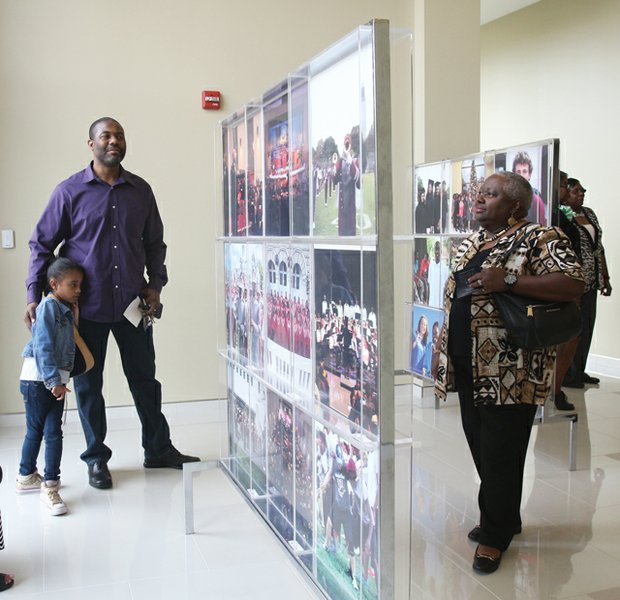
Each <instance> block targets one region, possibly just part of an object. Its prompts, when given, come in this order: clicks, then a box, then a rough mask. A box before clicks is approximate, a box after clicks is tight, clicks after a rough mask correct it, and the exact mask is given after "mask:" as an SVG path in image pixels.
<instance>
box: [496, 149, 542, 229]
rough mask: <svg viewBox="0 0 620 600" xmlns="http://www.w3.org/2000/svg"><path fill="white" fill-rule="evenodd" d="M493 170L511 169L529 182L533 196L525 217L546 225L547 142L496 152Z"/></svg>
mask: <svg viewBox="0 0 620 600" xmlns="http://www.w3.org/2000/svg"><path fill="white" fill-rule="evenodd" d="M495 171H496V172H500V171H512V172H513V173H517V174H519V175H521V176H523V177H525V179H527V180H528V181H529V182H530V185H531V186H532V190H533V192H534V196H533V198H532V206H531V207H530V210H529V212H528V215H527V219H528V220H529V221H531V222H533V223H540V224H541V225H545V226H546V225H547V204H548V202H549V188H550V182H549V178H548V173H549V146H548V144H537V145H533V146H522V147H519V146H515V147H513V148H510V149H508V150H506V151H503V152H497V153H496V154H495Z"/></svg>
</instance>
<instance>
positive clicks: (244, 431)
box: [228, 363, 252, 492]
mask: <svg viewBox="0 0 620 600" xmlns="http://www.w3.org/2000/svg"><path fill="white" fill-rule="evenodd" d="M249 380H250V377H249V375H248V373H247V372H246V371H245V370H244V369H243V368H241V367H240V366H239V365H235V364H233V363H229V365H228V409H229V415H228V416H229V422H230V424H231V425H230V427H229V454H230V458H231V462H230V466H231V470H232V471H233V473H234V474H235V476H236V478H237V479H238V480H239V482H240V484H241V486H242V487H243V488H244V489H245V490H247V491H248V492H250V490H251V489H252V476H251V467H250V406H249V402H250V383H249Z"/></svg>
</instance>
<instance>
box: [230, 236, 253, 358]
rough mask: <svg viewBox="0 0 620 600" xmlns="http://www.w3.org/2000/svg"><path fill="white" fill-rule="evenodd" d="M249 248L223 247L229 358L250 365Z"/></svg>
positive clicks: (243, 246)
mask: <svg viewBox="0 0 620 600" xmlns="http://www.w3.org/2000/svg"><path fill="white" fill-rule="evenodd" d="M246 259H247V245H246V244H233V243H229V244H225V245H224V289H225V293H226V330H227V342H228V354H229V356H231V357H233V358H235V359H236V360H237V361H239V362H240V363H241V364H247V358H248V341H249V335H248V333H249V328H248V322H249V309H250V303H249V289H248V288H249V281H248V275H247V267H246Z"/></svg>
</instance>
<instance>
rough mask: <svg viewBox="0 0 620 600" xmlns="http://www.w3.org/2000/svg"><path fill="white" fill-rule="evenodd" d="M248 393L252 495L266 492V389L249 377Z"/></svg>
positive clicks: (260, 494) (261, 494) (262, 494)
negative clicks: (249, 392)
mask: <svg viewBox="0 0 620 600" xmlns="http://www.w3.org/2000/svg"><path fill="white" fill-rule="evenodd" d="M250 389H251V394H250V475H251V477H252V489H253V490H254V493H253V494H252V495H253V496H254V495H258V496H264V495H265V494H266V493H267V391H266V388H265V386H264V385H262V384H261V383H260V382H259V381H258V380H257V379H256V378H251V386H250Z"/></svg>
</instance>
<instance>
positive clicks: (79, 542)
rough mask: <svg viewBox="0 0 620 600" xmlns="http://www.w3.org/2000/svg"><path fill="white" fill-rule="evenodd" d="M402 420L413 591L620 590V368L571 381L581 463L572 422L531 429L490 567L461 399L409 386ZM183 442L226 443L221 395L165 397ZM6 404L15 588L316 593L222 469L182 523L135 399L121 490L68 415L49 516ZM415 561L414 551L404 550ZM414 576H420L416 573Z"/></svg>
mask: <svg viewBox="0 0 620 600" xmlns="http://www.w3.org/2000/svg"><path fill="white" fill-rule="evenodd" d="M398 389H399V392H400V396H399V402H398V406H399V410H398V414H399V418H398V423H399V428H401V429H402V430H406V429H408V425H407V423H408V421H409V415H410V414H413V436H414V440H415V448H414V452H413V457H414V458H413V460H414V465H413V471H412V472H413V476H414V477H413V480H414V485H413V517H414V533H413V537H412V541H411V547H412V553H411V560H410V561H409V562H408V564H409V565H410V568H411V590H412V598H415V599H416V600H417V599H422V600H426V599H429V600H430V599H444V598H445V599H450V600H457V599H475V600H487V599H489V600H491V599H496V600H497V599H500V600H521V599H524V600H525V599H526V598H527V599H532V598H540V599H545V600H546V599H549V598H562V599H568V598H570V599H572V600H586V599H590V600H612V599H613V600H618V599H619V598H620V380H616V379H610V378H604V380H603V383H602V385H601V386H600V388H594V387H590V388H587V389H586V390H585V393H584V392H583V391H576V390H567V392H568V394H569V399H570V400H571V401H572V402H575V404H576V406H577V409H578V411H579V416H580V417H579V432H578V435H579V439H578V460H577V471H574V472H569V471H568V468H567V467H568V424H547V425H545V426H543V427H537V428H535V429H534V434H533V436H532V441H531V445H530V453H529V460H528V464H527V467H526V478H525V479H526V481H525V489H524V497H523V510H522V512H523V521H524V531H523V533H522V534H521V535H519V536H518V537H516V538H515V540H514V542H513V544H512V546H511V548H510V549H509V551H508V552H507V553H506V554H505V555H504V559H503V562H502V566H501V568H500V570H499V571H498V572H497V573H495V574H493V575H489V576H480V575H476V574H474V572H473V571H472V569H471V558H472V554H473V550H474V545H473V543H471V542H469V541H467V539H466V532H467V531H468V530H469V529H470V528H471V527H472V526H473V525H474V523H475V522H476V520H477V511H476V490H477V484H476V478H475V474H474V468H473V464H472V462H471V459H470V457H469V454H468V451H467V448H466V445H465V441H464V438H463V434H462V431H461V428H460V423H459V414H458V408H457V407H456V405H455V404H454V403H449V404H448V405H446V406H442V407H441V408H440V409H439V410H437V411H436V410H435V409H433V408H426V409H418V408H414V409H413V410H411V409H410V408H409V406H408V404H407V402H406V400H405V398H404V397H403V395H402V392H403V390H404V388H398ZM165 410H166V414H167V415H168V418H169V421H170V424H171V428H172V431H173V439H174V442H175V444H176V445H177V446H178V447H179V448H180V449H181V450H184V451H187V452H190V453H196V454H200V455H201V456H202V457H203V458H204V459H211V458H217V457H218V456H219V455H220V447H221V440H222V439H223V425H222V423H223V415H224V411H223V410H222V408H221V406H220V405H219V403H187V404H182V405H167V406H166V407H165ZM22 419H23V417H21V416H17V415H16V416H3V417H0V464H1V465H2V467H3V469H4V481H3V483H2V485H1V486H0V509H1V510H2V516H3V522H4V533H5V539H6V546H7V547H6V550H5V551H4V552H2V553H1V554H0V570H2V571H5V572H11V573H14V574H15V576H16V584H15V586H14V587H13V589H11V590H10V591H9V592H8V593H9V594H10V596H7V597H11V598H20V599H26V598H27V599H33V600H34V599H41V598H45V599H46V600H56V599H58V600H60V599H62V600H77V599H79V600H84V599H88V600H91V599H92V600H99V599H101V600H104V599H105V600H147V599H148V600H157V599H162V600H164V599H165V600H168V599H174V600H177V599H178V600H183V599H194V598H196V599H198V598H200V599H205V598H207V599H209V600H219V599H224V598H226V599H227V600H236V599H253V600H260V599H265V600H266V599H269V600H278V599H283V600H284V599H287V600H290V599H294V600H305V599H312V598H318V597H319V595H318V594H317V593H316V592H315V591H314V590H313V589H312V588H311V587H310V586H308V585H307V583H306V582H305V580H304V578H303V577H302V576H301V575H300V574H299V572H298V570H297V568H296V567H294V566H293V565H292V563H291V561H290V560H289V558H288V556H287V554H286V553H285V551H284V550H283V549H282V547H281V546H280V544H279V543H278V542H277V541H275V539H273V538H272V536H271V533H270V532H269V530H268V529H267V528H266V526H265V525H264V524H263V523H262V522H261V521H260V520H259V518H258V517H257V516H256V514H255V513H254V512H253V511H252V510H251V509H250V508H249V507H248V506H247V504H246V502H245V501H244V500H243V499H242V498H241V496H240V494H239V492H238V491H237V490H236V488H235V487H234V486H233V485H232V484H231V483H230V481H229V480H228V478H227V477H226V476H225V475H224V474H223V473H222V472H221V471H217V470H215V471H208V472H205V473H201V474H198V475H196V477H195V497H196V512H195V526H196V534H195V535H191V536H186V535H185V534H184V514H183V489H182V475H181V472H180V471H173V470H168V469H164V470H145V469H143V468H142V454H141V448H140V444H139V430H138V424H137V419H136V417H135V416H134V414H133V409H113V410H110V411H109V437H108V441H109V445H110V446H111V447H112V449H113V451H114V456H113V458H112V461H111V462H110V468H111V470H112V474H113V477H114V488H113V489H111V490H107V491H100V490H95V489H93V488H91V487H89V486H88V485H87V481H86V469H85V467H84V465H83V464H82V463H81V461H80V460H79V454H80V452H81V450H82V446H83V438H82V433H81V430H80V427H79V424H78V423H77V422H76V420H75V414H71V413H70V414H69V420H68V424H67V426H66V427H65V450H64V455H63V463H62V484H63V487H62V490H61V491H62V496H63V498H64V500H65V501H66V503H67V505H68V507H69V513H68V514H67V515H65V516H62V517H52V516H49V515H47V514H45V509H44V507H43V505H42V504H41V503H40V501H39V498H38V495H37V494H28V495H25V494H22V495H18V494H15V493H14V487H13V482H14V479H15V473H16V466H17V463H18V458H19V453H20V448H21V442H22V436H23V425H22ZM405 562H406V563H407V561H406V560H405ZM403 587H405V588H406V587H407V585H405V586H403Z"/></svg>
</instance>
